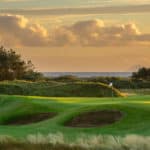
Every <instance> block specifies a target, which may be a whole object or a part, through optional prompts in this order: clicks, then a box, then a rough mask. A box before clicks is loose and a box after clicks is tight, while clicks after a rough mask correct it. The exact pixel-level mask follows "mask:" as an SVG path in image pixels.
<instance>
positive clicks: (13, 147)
mask: <svg viewBox="0 0 150 150" xmlns="http://www.w3.org/2000/svg"><path fill="white" fill-rule="evenodd" d="M0 149H1V150H150V137H149V136H147V137H144V136H138V135H127V136H125V137H116V136H115V137H114V136H103V135H98V136H94V135H93V136H86V135H80V136H79V138H77V139H76V140H75V141H72V142H69V141H68V140H67V139H65V138H64V136H63V134H61V133H57V134H48V135H46V136H45V135H42V134H37V135H28V136H27V138H26V139H22V140H20V141H17V140H16V139H14V138H12V137H8V136H0Z"/></svg>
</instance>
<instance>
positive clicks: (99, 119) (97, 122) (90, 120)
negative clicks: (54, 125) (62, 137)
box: [65, 110, 123, 128]
mask: <svg viewBox="0 0 150 150" xmlns="http://www.w3.org/2000/svg"><path fill="white" fill-rule="evenodd" d="M122 116H123V115H122V113H121V112H120V111H117V110H102V111H93V112H92V111H90V112H85V113H82V114H79V115H78V116H75V117H74V118H72V119H71V120H69V121H68V122H66V124H65V126H68V127H82V128H89V127H102V126H105V125H109V124H113V123H115V122H116V121H119V120H120V119H121V118H122Z"/></svg>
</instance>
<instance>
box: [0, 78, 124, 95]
mask: <svg viewBox="0 0 150 150" xmlns="http://www.w3.org/2000/svg"><path fill="white" fill-rule="evenodd" d="M112 91H113V93H112ZM0 94H8V95H31V96H33V95H37V96H53V97H76V96H78V97H111V96H112V94H113V95H114V96H116V97H118V96H121V93H120V92H119V91H118V90H116V89H115V88H113V89H112V88H110V87H109V86H108V85H106V84H102V83H92V82H75V83H61V82H26V81H3V82H0Z"/></svg>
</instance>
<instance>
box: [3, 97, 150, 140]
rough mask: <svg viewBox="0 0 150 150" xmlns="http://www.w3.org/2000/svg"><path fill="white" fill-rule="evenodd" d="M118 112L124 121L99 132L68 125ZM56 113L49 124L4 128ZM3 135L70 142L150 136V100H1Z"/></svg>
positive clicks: (23, 98) (128, 98)
mask: <svg viewBox="0 0 150 150" xmlns="http://www.w3.org/2000/svg"><path fill="white" fill-rule="evenodd" d="M97 110H98V111H99V110H118V111H120V112H122V113H123V117H122V118H121V120H119V121H117V122H115V123H114V124H111V125H106V126H103V127H95V128H72V127H66V126H64V123H65V122H66V121H68V120H70V119H71V118H73V117H74V116H76V115H78V114H80V113H82V112H88V111H97ZM44 112H53V113H56V114H57V115H56V116H54V117H53V118H49V119H48V120H44V121H41V122H38V123H33V124H29V125H21V126H17V125H16V126H14V125H13V126H11V125H2V124H3V123H4V122H6V121H8V120H10V119H16V118H19V117H21V116H25V115H31V114H37V113H44ZM0 124H1V125H0V135H10V136H14V137H18V138H22V137H26V136H27V135H29V134H37V133H41V134H48V133H57V132H61V133H63V134H64V135H65V136H66V137H68V138H74V137H77V136H79V134H82V133H83V134H87V135H98V134H109V135H121V136H123V135H126V134H139V135H150V128H149V127H150V96H133V97H126V98H122V97H121V98H80V97H77V98H71V97H70V98H55V97H36V96H7V95H1V96H0Z"/></svg>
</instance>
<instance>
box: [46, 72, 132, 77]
mask: <svg viewBox="0 0 150 150" xmlns="http://www.w3.org/2000/svg"><path fill="white" fill-rule="evenodd" d="M43 74H44V76H46V77H60V76H66V75H72V76H76V77H80V78H83V77H130V76H131V75H132V72H44V73H43Z"/></svg>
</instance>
